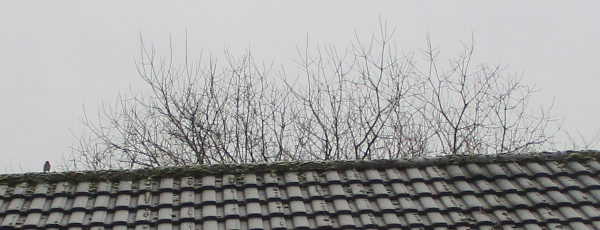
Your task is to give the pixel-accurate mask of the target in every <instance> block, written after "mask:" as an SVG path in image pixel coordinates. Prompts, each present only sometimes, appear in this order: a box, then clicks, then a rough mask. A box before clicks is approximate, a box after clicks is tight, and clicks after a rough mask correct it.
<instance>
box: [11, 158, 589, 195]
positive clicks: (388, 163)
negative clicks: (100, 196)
mask: <svg viewBox="0 0 600 230" xmlns="http://www.w3.org/2000/svg"><path fill="white" fill-rule="evenodd" d="M589 160H595V161H600V151H597V150H588V151H564V152H540V153H521V154H505V153H500V154H493V155H477V154H462V155H445V156H437V157H424V158H414V159H393V160H366V161H312V162H299V161H294V162H275V163H256V164H212V165H188V166H170V167H156V168H143V169H134V170H99V171H78V172H75V171H72V172H58V173H41V172H40V173H23V174H3V175H0V185H3V184H4V185H10V186H14V185H16V184H22V183H27V184H30V185H33V184H38V183H57V182H71V183H77V182H83V181H87V182H97V181H98V182H99V181H113V182H115V181H122V180H132V181H137V180H142V179H152V180H156V179H160V178H164V177H175V178H181V177H188V176H194V177H201V176H205V175H226V174H231V175H241V174H248V173H269V172H270V173H282V172H298V171H304V172H306V171H315V172H325V171H332V170H338V171H339V170H348V169H357V170H365V169H382V168H403V167H422V166H431V165H436V166H443V165H449V164H465V163H502V162H531V161H536V162H540V161H589Z"/></svg>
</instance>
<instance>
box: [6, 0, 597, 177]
mask: <svg viewBox="0 0 600 230" xmlns="http://www.w3.org/2000/svg"><path fill="white" fill-rule="evenodd" d="M597 12H600V2H599V1H575V2H572V1H377V2H375V1H260V2H259V1H177V2H165V1H35V2H34V1H0V174H1V173H20V172H36V171H41V170H42V166H43V164H44V162H45V161H50V163H51V164H53V165H58V163H59V162H60V161H61V159H62V158H63V157H68V155H69V154H71V146H73V145H74V144H75V143H76V142H77V137H76V136H77V134H80V133H81V132H82V131H83V130H84V126H83V125H82V124H81V121H80V120H81V119H82V118H83V114H84V113H83V112H84V109H85V111H86V113H87V114H88V115H89V116H90V117H91V118H92V119H93V118H94V116H95V114H96V113H97V111H98V109H99V108H100V107H101V106H102V104H103V103H105V104H106V103H114V102H115V100H116V98H117V96H118V95H119V94H128V93H130V92H140V91H143V90H145V89H146V88H145V85H144V83H143V81H142V80H141V78H140V77H139V75H138V73H137V70H136V66H135V63H136V60H139V58H140V41H141V37H142V38H143V41H144V43H145V44H146V45H150V46H153V47H154V48H155V49H156V51H157V52H158V54H159V55H166V54H168V52H169V44H170V43H169V41H171V43H172V45H173V50H174V52H175V55H178V54H179V55H182V54H183V51H184V50H185V41H186V36H187V43H188V54H189V55H190V56H200V54H201V53H202V54H204V55H205V56H207V55H213V56H215V57H219V55H222V54H223V50H224V49H227V50H229V51H230V52H231V53H232V54H234V55H236V54H239V55H241V54H243V53H245V52H246V51H247V50H250V51H251V52H252V53H253V56H254V58H255V59H258V60H262V61H265V62H267V63H274V65H275V66H283V67H285V68H286V69H294V68H295V65H294V60H295V59H296V60H297V58H298V55H297V51H296V47H297V46H300V47H302V46H304V45H305V44H306V43H307V39H308V41H309V44H324V45H329V44H331V45H336V46H337V47H341V48H346V47H348V46H349V45H350V44H351V42H353V41H355V40H356V37H358V38H359V39H362V40H367V41H368V40H369V38H370V37H371V36H372V35H373V34H374V33H377V32H379V28H380V26H379V25H380V22H381V21H383V22H385V23H387V26H388V28H391V29H395V34H394V37H393V41H394V42H396V44H397V45H398V49H399V50H400V51H401V52H405V53H410V52H418V50H419V48H424V47H425V45H426V42H427V36H430V37H431V41H432V43H433V44H434V45H435V46H437V47H438V49H439V50H440V51H441V52H442V54H443V55H453V54H456V53H458V52H461V51H462V47H463V43H470V42H471V40H472V39H473V40H474V43H475V54H474V61H475V62H477V63H488V64H492V65H504V66H507V68H506V73H516V74H519V75H522V76H523V79H522V82H523V83H524V84H527V85H529V86H535V88H537V89H539V91H538V92H537V93H535V94H534V96H533V98H532V100H531V102H530V103H531V105H532V106H533V107H542V106H545V107H547V106H552V107H553V110H552V111H553V113H554V115H555V116H556V118H559V119H561V124H562V129H564V130H565V131H567V132H569V133H572V134H575V135H577V133H580V134H581V135H582V136H583V137H584V138H586V139H593V138H594V137H595V136H596V135H597V134H598V132H600V118H598V115H599V114H600V106H598V102H599V101H600V93H598V90H597V89H598V86H600V15H599V14H598V13H597ZM443 55H442V56H443ZM448 57H449V56H448ZM74 134H75V135H74ZM561 140H562V141H566V138H565V137H564V136H563V137H561V138H560V140H559V141H561ZM595 147H596V149H597V148H598V147H600V145H596V146H595ZM565 148H567V147H565Z"/></svg>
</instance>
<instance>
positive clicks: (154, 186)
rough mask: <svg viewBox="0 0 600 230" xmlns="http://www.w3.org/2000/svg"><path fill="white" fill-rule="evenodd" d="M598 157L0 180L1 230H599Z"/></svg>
mask: <svg viewBox="0 0 600 230" xmlns="http://www.w3.org/2000/svg"><path fill="white" fill-rule="evenodd" d="M599 159H600V153H599V152H561V153H539V154H525V155H494V156H471V155H469V156H452V157H441V158H432V159H418V160H412V161H408V160H398V161H360V162H322V163H288V164H287V165H286V164H275V165H237V166H235V165H233V166H232V165H220V166H219V165H217V166H214V165H213V166H197V167H180V168H157V169H145V170H140V171H133V172H132V171H127V172H125V171H124V172H121V173H122V174H119V176H117V177H111V176H110V175H109V174H111V175H113V174H114V173H118V172H108V171H104V172H102V171H101V172H87V173H72V172H67V173H50V174H42V173H39V174H27V175H23V174H18V175H0V228H2V229H12V228H24V229H36V228H37V229H73V230H74V229H198V230H221V229H436V230H442V229H575V230H582V229H600V211H599V210H600V180H599V173H600V161H599ZM192 169H195V170H192ZM85 175H88V176H85ZM89 175H93V176H89ZM140 177H143V179H139V178H140Z"/></svg>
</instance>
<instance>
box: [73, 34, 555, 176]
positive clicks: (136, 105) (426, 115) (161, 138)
mask: <svg viewBox="0 0 600 230" xmlns="http://www.w3.org/2000/svg"><path fill="white" fill-rule="evenodd" d="M392 36H393V31H392V32H389V30H388V29H387V28H385V25H384V24H382V27H381V34H379V35H378V36H377V37H373V39H371V40H370V42H367V43H364V42H360V41H359V39H357V40H356V41H357V42H355V43H354V44H353V45H352V46H351V47H350V48H348V49H343V50H339V49H338V48H337V47H335V46H317V47H316V50H314V51H313V50H311V47H310V46H309V45H308V43H307V45H306V47H305V48H304V49H301V48H298V51H299V52H298V53H299V56H300V58H299V60H298V61H297V64H298V66H299V68H300V70H301V71H300V73H298V74H297V75H296V74H294V75H296V77H294V76H288V74H287V72H286V71H285V70H284V69H281V70H280V71H273V70H272V68H271V66H270V65H265V64H259V63H258V62H256V61H255V60H254V59H253V57H252V54H251V53H250V52H248V53H246V54H245V55H242V56H241V57H239V58H236V57H234V56H233V55H231V54H230V53H228V52H227V51H226V52H225V56H226V63H227V64H226V65H219V63H218V62H217V60H216V59H215V58H209V59H208V60H198V61H196V62H192V61H190V60H188V58H187V53H186V54H185V63H183V64H182V65H181V66H176V65H175V63H174V62H173V55H174V54H173V53H172V49H171V53H170V55H169V56H167V57H166V58H157V57H156V55H155V51H154V50H153V49H150V50H148V49H147V48H146V46H144V44H143V42H142V43H141V44H142V45H141V60H140V62H139V63H138V65H137V68H138V72H139V74H140V76H141V78H142V79H143V80H144V81H145V82H146V83H147V84H148V86H150V89H151V90H150V91H149V93H147V94H132V96H127V97H121V96H120V97H118V99H117V103H116V104H114V105H106V106H104V107H103V108H101V109H100V112H99V116H98V117H99V120H98V121H96V122H92V121H91V120H89V119H88V117H87V116H86V117H85V119H84V120H83V123H84V125H86V127H87V130H88V132H86V133H85V134H84V135H82V136H81V137H80V138H79V142H78V144H77V145H75V146H73V153H72V155H71V156H70V157H68V159H66V160H65V162H64V163H63V165H62V166H63V168H64V169H106V168H138V167H153V166H165V165H188V164H210V163H246V162H274V161H290V160H355V159H390V158H407V157H419V156H427V155H437V154H476V153H477V154H489V153H500V152H510V153H519V152H528V151H535V150H536V149H539V148H542V147H548V146H550V144H552V138H553V136H554V135H555V134H556V131H557V130H558V127H557V129H556V130H554V129H553V127H552V125H554V124H556V120H555V119H553V117H552V116H551V115H550V113H549V110H550V108H546V109H543V110H540V111H539V112H536V111H535V110H532V109H531V108H530V106H529V104H528V99H529V97H530V96H531V95H532V93H534V92H535V91H534V90H533V89H532V88H529V87H527V86H525V85H522V84H521V83H520V79H521V78H520V77H518V76H515V75H510V74H505V73H503V71H504V68H502V67H500V66H489V65H486V64H480V65H473V64H471V58H472V56H473V44H472V43H471V45H468V46H465V50H464V52H462V53H459V54H458V55H456V56H455V58H453V59H451V60H449V62H448V63H447V64H445V63H441V64H440V61H438V60H437V55H438V51H437V50H436V49H435V48H433V46H432V44H431V42H430V40H429V38H428V40H427V47H426V48H425V49H422V50H421V54H420V56H422V57H423V58H425V60H426V63H425V64H423V63H418V62H417V61H415V58H414V56H415V55H414V54H409V55H404V56H401V55H399V52H398V51H397V50H396V48H395V44H394V43H393V42H391V41H392ZM357 37H358V36H357ZM444 65H445V66H448V67H446V68H442V67H440V66H444Z"/></svg>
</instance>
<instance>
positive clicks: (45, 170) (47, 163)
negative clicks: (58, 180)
mask: <svg viewBox="0 0 600 230" xmlns="http://www.w3.org/2000/svg"><path fill="white" fill-rule="evenodd" d="M44 172H50V161H46V164H44Z"/></svg>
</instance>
